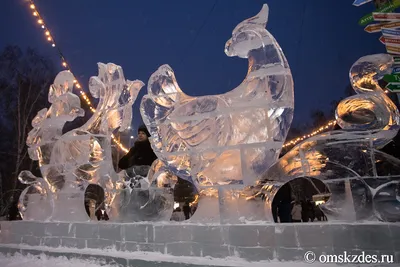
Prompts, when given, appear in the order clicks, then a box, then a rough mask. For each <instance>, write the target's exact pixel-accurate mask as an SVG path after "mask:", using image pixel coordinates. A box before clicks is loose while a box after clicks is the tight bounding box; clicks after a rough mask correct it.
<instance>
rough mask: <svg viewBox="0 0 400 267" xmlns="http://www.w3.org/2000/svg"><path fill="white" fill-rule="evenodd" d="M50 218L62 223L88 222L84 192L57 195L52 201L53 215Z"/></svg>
mask: <svg viewBox="0 0 400 267" xmlns="http://www.w3.org/2000/svg"><path fill="white" fill-rule="evenodd" d="M52 218H54V220H55V221H63V222H84V221H89V220H90V218H89V215H88V214H87V212H86V210H85V192H84V191H83V192H77V193H73V194H72V193H70V192H65V193H64V192H63V193H59V194H57V198H55V199H54V213H53V216H52Z"/></svg>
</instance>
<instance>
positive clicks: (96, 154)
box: [20, 63, 144, 221]
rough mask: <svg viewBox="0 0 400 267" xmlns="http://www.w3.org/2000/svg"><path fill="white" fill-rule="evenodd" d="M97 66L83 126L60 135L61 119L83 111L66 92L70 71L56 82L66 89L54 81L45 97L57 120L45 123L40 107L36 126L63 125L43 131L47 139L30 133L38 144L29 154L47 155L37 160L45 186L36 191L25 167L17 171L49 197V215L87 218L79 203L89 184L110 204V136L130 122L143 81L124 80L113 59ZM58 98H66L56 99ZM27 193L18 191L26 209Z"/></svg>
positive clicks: (113, 185) (113, 179)
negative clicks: (94, 102)
mask: <svg viewBox="0 0 400 267" xmlns="http://www.w3.org/2000/svg"><path fill="white" fill-rule="evenodd" d="M98 66H99V74H98V76H97V77H91V79H90V81H89V89H90V92H91V93H92V95H93V96H94V97H96V98H99V102H98V105H97V108H96V109H93V108H91V110H92V111H93V112H94V114H93V116H92V117H91V118H90V119H89V120H88V121H87V122H86V123H85V124H84V125H83V126H81V127H79V128H77V129H74V130H71V131H69V132H67V133H65V134H63V135H61V129H62V126H63V125H64V124H63V123H61V122H60V121H64V123H65V121H66V120H72V119H73V118H74V117H76V116H77V115H81V112H80V111H81V109H80V101H79V98H78V97H77V96H75V95H73V96H74V97H72V94H70V95H68V93H70V91H69V90H70V89H71V88H72V84H73V76H72V75H70V76H68V77H67V78H68V79H67V82H64V83H55V84H56V85H57V84H62V85H65V86H66V87H65V88H64V87H63V88H64V91H65V92H64V91H62V90H61V89H62V88H61V89H60V88H58V87H57V86H56V85H55V86H53V87H52V88H51V90H50V93H49V100H50V102H51V103H53V104H52V106H51V108H50V109H49V112H48V113H49V114H51V115H50V117H52V116H55V119H56V122H57V123H50V124H49V125H47V124H46V122H47V120H48V119H46V116H45V114H44V111H41V112H39V114H38V116H37V117H36V118H35V119H34V121H33V124H34V127H36V128H38V127H37V126H38V125H40V126H42V128H43V131H44V132H45V131H46V130H49V129H52V128H51V127H53V126H54V125H57V126H60V125H61V128H60V129H59V131H57V132H56V133H57V134H56V135H55V134H53V135H55V136H51V137H52V138H49V137H48V135H46V140H42V139H41V138H38V137H36V136H37V134H36V132H37V131H34V132H33V133H34V134H35V135H34V136H33V135H32V136H33V137H30V138H28V145H29V144H31V143H35V144H40V145H39V146H36V147H35V148H36V150H37V151H38V152H37V153H36V154H35V153H33V155H34V156H35V157H33V159H39V160H40V157H42V158H43V155H46V157H45V159H46V160H42V161H41V172H42V175H43V177H44V179H45V181H46V182H47V183H46V184H45V185H46V186H41V188H42V187H43V188H44V189H45V190H38V186H39V183H38V182H35V179H36V178H35V177H34V176H33V175H31V173H29V172H21V174H20V180H21V181H23V182H25V183H26V184H30V185H32V186H34V187H35V188H33V189H35V190H31V192H32V191H34V192H33V193H35V192H39V193H40V195H43V194H47V195H46V198H47V199H49V201H50V202H51V205H50V206H51V208H52V211H51V214H50V215H49V216H50V217H48V218H52V219H53V220H61V221H62V220H77V221H80V220H86V219H87V218H88V217H87V215H86V212H85V209H84V206H83V203H84V192H85V188H86V186H87V185H88V184H97V185H100V186H101V187H102V188H103V189H104V193H105V204H106V207H109V206H110V205H111V202H112V200H113V198H114V196H115V194H116V183H117V181H118V180H119V176H118V175H117V174H116V173H115V171H114V168H113V164H112V155H111V136H112V133H113V131H114V130H115V129H117V128H118V127H119V130H120V131H122V130H124V129H126V128H127V127H128V126H129V125H130V123H131V120H132V104H133V102H134V101H135V99H136V97H137V95H138V93H139V90H140V89H141V88H142V87H143V85H144V84H143V83H142V82H141V81H137V80H136V81H133V82H132V81H129V80H125V78H124V75H123V72H122V68H121V67H120V66H117V65H115V64H112V63H109V64H102V63H99V64H98ZM59 75H64V76H62V77H63V78H65V77H66V76H65V75H67V74H66V73H61V74H59ZM57 77H58V76H57ZM56 81H57V79H56ZM57 88H58V89H57ZM67 89H68V90H67ZM63 92H64V93H63ZM65 95H67V96H65ZM59 99H61V100H62V101H64V102H62V103H59V102H57V101H58V100H59ZM56 104H57V105H56ZM78 104H79V105H78ZM63 114H68V115H63ZM57 116H58V117H57ZM57 129H58V128H57ZM37 140H38V141H37ZM39 141H41V142H39ZM42 141H44V142H42ZM39 180H40V179H39ZM42 184H43V183H41V184H40V185H42ZM27 193H29V191H26V192H25V194H23V195H22V196H21V203H22V205H21V206H22V207H23V210H24V211H26V204H24V203H29V201H28V202H27V200H26V198H27V195H26V194H27ZM36 195H38V194H36ZM43 204H44V203H42V205H43ZM31 206H32V205H31ZM24 207H25V208H24ZM42 219H43V218H42Z"/></svg>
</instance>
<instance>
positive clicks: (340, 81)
mask: <svg viewBox="0 0 400 267" xmlns="http://www.w3.org/2000/svg"><path fill="white" fill-rule="evenodd" d="M263 3H267V4H268V5H269V7H270V16H269V22H268V24H267V29H268V30H269V31H270V32H271V33H272V34H273V35H274V36H275V38H276V39H277V41H278V43H279V44H280V46H281V47H282V49H283V51H284V53H285V55H286V57H287V59H288V61H289V65H290V66H291V69H292V73H293V77H294V82H295V117H294V124H300V123H304V122H306V121H308V120H309V117H310V111H311V110H313V109H323V110H328V109H329V104H330V102H331V101H333V100H335V99H338V98H339V97H341V96H342V95H343V92H344V90H345V88H346V86H347V84H348V83H349V81H348V70H349V68H350V66H351V65H352V63H354V61H355V60H357V59H358V58H359V57H361V56H364V55H368V54H374V53H382V52H385V49H384V46H383V45H382V44H381V43H380V42H379V41H378V38H379V36H380V35H379V34H378V33H375V34H369V33H366V32H364V30H363V27H361V26H359V25H358V23H357V22H358V20H359V19H360V18H361V17H362V16H363V15H365V14H367V13H369V12H372V11H373V4H372V3H368V4H365V5H364V6H361V7H355V6H352V3H353V0H347V1H343V0H340V1H338V0H330V1H327V0H324V1H322V0H321V1H316V0H290V1H282V0H270V1H268V0H264V1H261V0H218V1H214V0H202V1H187V0H186V1H183V0H173V1H171V0H170V1H158V0H154V1H149V0H142V1H132V0H129V1H128V0H125V1H123V0H112V1H111V0H107V1H106V0H68V1H61V0H37V1H36V2H35V4H36V6H37V8H38V10H39V12H40V13H41V15H42V16H43V17H44V20H45V22H46V24H47V25H48V27H49V28H50V30H51V32H52V34H53V36H54V38H55V40H56V43H57V45H58V46H59V47H60V48H61V51H62V52H63V53H64V55H65V56H66V59H67V61H68V63H69V65H70V66H71V68H72V70H73V72H74V74H75V75H76V76H77V77H78V79H79V80H80V82H81V84H82V85H84V86H86V85H87V82H88V79H89V77H90V76H92V75H97V65H96V63H97V62H103V63H108V62H112V63H115V64H118V65H121V66H122V67H123V70H124V74H125V77H126V78H127V79H130V80H134V79H140V80H142V81H144V82H145V83H146V84H147V81H148V79H149V77H150V75H151V74H152V73H153V72H154V71H155V70H156V69H157V68H158V67H159V66H160V65H162V64H169V65H170V66H171V67H172V68H173V69H174V71H175V75H176V77H177V79H178V83H179V85H180V86H181V88H182V89H183V90H184V91H185V92H186V93H187V94H189V95H207V94H220V93H224V92H227V91H229V90H231V89H233V88H234V87H236V86H237V85H238V84H239V83H240V82H241V81H242V80H243V78H244V77H245V75H246V71H247V60H246V59H240V58H229V57H227V56H226V55H225V53H224V45H225V42H226V41H227V40H228V39H229V38H230V37H231V32H232V30H233V28H234V27H235V26H236V25H237V24H238V23H240V22H241V21H243V20H244V19H246V18H249V17H251V16H253V15H255V14H257V13H258V11H259V10H260V9H261V6H262V4H263ZM0 25H1V26H0V36H1V37H0V49H2V48H3V47H4V46H5V45H7V44H13V45H19V46H21V47H22V48H26V47H27V46H30V47H33V48H35V49H37V50H38V51H39V52H40V53H41V54H43V55H45V56H48V57H50V58H52V59H54V62H55V63H56V64H57V66H60V70H61V65H60V60H59V59H58V57H57V53H56V49H54V48H52V47H51V45H49V43H48V42H47V41H46V39H45V36H44V33H43V30H42V29H41V28H40V26H39V25H38V24H37V23H36V19H35V18H34V17H33V16H32V15H31V10H30V9H29V4H28V3H27V2H26V1H25V0H1V3H0ZM146 90H147V87H146ZM144 91H145V90H143V92H142V94H141V95H143V93H144ZM134 112H135V113H134V114H136V117H138V116H140V114H139V113H138V104H136V105H135V110H134ZM332 116H333V114H332Z"/></svg>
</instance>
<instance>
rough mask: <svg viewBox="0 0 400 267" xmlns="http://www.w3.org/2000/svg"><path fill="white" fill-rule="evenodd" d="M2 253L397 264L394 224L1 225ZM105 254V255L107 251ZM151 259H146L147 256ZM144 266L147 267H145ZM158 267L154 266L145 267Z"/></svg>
mask: <svg viewBox="0 0 400 267" xmlns="http://www.w3.org/2000/svg"><path fill="white" fill-rule="evenodd" d="M0 225H1V233H0V244H1V248H2V249H0V252H1V251H2V250H3V251H4V250H7V248H9V249H12V248H14V249H15V248H20V249H22V248H23V247H25V248H26V246H31V247H29V248H31V249H36V250H48V249H52V248H60V249H61V248H74V249H79V250H80V251H79V252H80V254H82V255H85V254H87V253H86V251H89V250H91V251H93V250H94V251H98V255H101V254H104V251H103V252H102V251H101V250H104V249H111V250H113V251H119V252H138V251H142V252H154V253H161V254H165V255H173V256H185V257H212V258H220V259H224V258H228V257H237V258H241V259H243V260H247V261H265V260H280V261H303V256H304V253H305V252H306V251H313V252H315V253H316V254H317V255H321V254H322V253H325V254H336V255H338V254H340V253H342V252H343V251H347V253H352V254H360V253H361V252H362V251H364V252H365V253H366V254H389V255H394V257H395V260H396V262H400V224H398V223H377V222H370V223H369V222H366V223H344V222H343V223H326V222H325V223H323V222H315V223H307V224H306V223H297V224H296V223H293V224H267V223H262V222H260V223H258V224H257V223H256V222H252V224H224V225H221V224H194V223H173V222H169V223H146V222H144V223H82V222H76V223H64V222H62V223H54V222H34V221H18V222H7V221H5V222H0ZM106 254H107V253H106ZM149 257H150V256H149ZM146 266H147V265H146ZM149 266H157V265H149Z"/></svg>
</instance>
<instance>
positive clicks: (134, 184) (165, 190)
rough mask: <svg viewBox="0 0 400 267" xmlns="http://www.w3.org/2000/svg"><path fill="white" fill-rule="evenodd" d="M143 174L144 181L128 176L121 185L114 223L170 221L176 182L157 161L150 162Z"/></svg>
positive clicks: (115, 204)
mask: <svg viewBox="0 0 400 267" xmlns="http://www.w3.org/2000/svg"><path fill="white" fill-rule="evenodd" d="M136 171H138V170H136ZM141 171H142V170H139V172H141ZM133 172H135V170H133ZM147 172H148V175H147V177H143V176H142V175H137V174H136V173H134V174H131V175H130V176H131V177H132V178H128V179H127V180H126V181H125V183H124V185H123V186H122V187H121V190H119V193H118V194H117V195H116V198H115V200H114V203H113V206H114V209H113V210H114V211H117V212H118V216H115V217H117V220H118V221H120V222H138V221H169V220H170V218H171V216H172V212H173V209H174V194H173V193H174V191H173V190H174V186H175V183H176V182H177V179H178V178H177V177H176V176H174V175H173V174H171V172H170V171H169V170H168V168H167V167H166V166H165V165H164V164H163V163H162V162H161V161H160V160H156V161H154V162H153V164H152V166H151V167H150V170H146V174H147ZM149 178H150V179H149Z"/></svg>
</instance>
